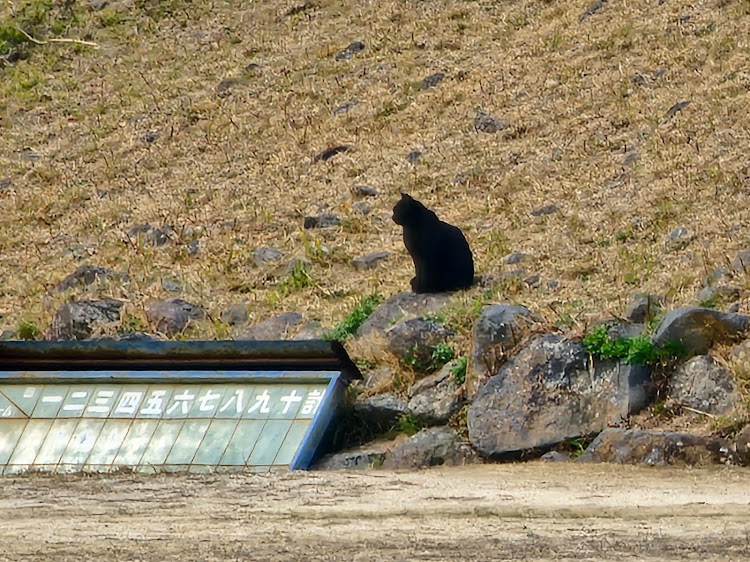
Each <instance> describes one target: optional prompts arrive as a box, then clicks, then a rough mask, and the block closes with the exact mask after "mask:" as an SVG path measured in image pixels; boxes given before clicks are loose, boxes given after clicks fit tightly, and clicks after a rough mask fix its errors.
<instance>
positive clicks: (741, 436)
mask: <svg viewBox="0 0 750 562" xmlns="http://www.w3.org/2000/svg"><path fill="white" fill-rule="evenodd" d="M734 446H735V448H736V449H737V457H738V458H739V461H740V463H741V464H743V465H745V466H748V465H750V425H746V426H745V427H743V428H742V430H741V431H740V432H739V433H737V435H735V437H734Z"/></svg>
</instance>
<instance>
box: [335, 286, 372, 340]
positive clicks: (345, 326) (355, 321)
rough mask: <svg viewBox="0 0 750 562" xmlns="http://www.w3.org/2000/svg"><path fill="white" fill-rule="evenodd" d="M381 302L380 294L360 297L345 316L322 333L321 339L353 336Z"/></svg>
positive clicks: (338, 338) (343, 338)
mask: <svg viewBox="0 0 750 562" xmlns="http://www.w3.org/2000/svg"><path fill="white" fill-rule="evenodd" d="M381 302H383V297H381V296H380V295H370V296H368V297H364V298H363V299H360V301H359V302H358V303H357V306H355V307H354V310H352V311H351V312H350V313H349V314H347V315H346V318H344V319H343V320H342V321H341V322H339V323H338V324H336V325H335V326H334V327H333V328H332V329H331V330H329V331H327V332H325V333H324V334H323V339H326V340H330V341H333V340H336V341H344V340H346V339H348V338H349V337H351V336H353V335H354V334H356V333H357V330H358V329H359V327H360V326H361V325H362V324H363V323H364V321H365V320H367V319H368V318H369V317H370V314H372V312H373V311H374V310H375V309H376V308H377V307H378V305H379V304H380V303H381Z"/></svg>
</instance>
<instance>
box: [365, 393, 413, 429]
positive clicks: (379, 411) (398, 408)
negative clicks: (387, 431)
mask: <svg viewBox="0 0 750 562" xmlns="http://www.w3.org/2000/svg"><path fill="white" fill-rule="evenodd" d="M354 412H355V413H356V414H358V415H359V416H362V417H363V418H365V419H366V420H367V422H368V425H374V426H376V427H393V425H394V424H395V423H396V422H398V420H399V418H400V417H401V416H403V415H406V414H408V413H409V406H408V403H407V402H406V400H404V399H403V398H401V397H400V396H396V395H395V394H392V393H390V392H386V393H385V394H376V395H375V396H370V397H368V398H364V399H362V400H357V401H356V402H355V403H354Z"/></svg>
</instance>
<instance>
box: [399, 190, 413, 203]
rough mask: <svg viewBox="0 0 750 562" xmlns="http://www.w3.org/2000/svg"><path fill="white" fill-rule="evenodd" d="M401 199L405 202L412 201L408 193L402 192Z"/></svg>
mask: <svg viewBox="0 0 750 562" xmlns="http://www.w3.org/2000/svg"><path fill="white" fill-rule="evenodd" d="M401 199H406V200H407V201H413V200H414V199H413V198H412V196H411V195H409V194H408V193H404V192H403V191H402V192H401Z"/></svg>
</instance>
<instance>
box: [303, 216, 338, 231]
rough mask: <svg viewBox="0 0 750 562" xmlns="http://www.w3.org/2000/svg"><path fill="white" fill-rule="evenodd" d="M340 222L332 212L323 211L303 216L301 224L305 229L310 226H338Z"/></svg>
mask: <svg viewBox="0 0 750 562" xmlns="http://www.w3.org/2000/svg"><path fill="white" fill-rule="evenodd" d="M340 223H341V219H340V218H339V217H337V216H336V215H334V214H332V213H324V214H322V215H317V216H308V217H305V222H304V224H303V226H304V228H305V229H308V230H309V229H311V228H330V227H332V226H338V225H339V224H340Z"/></svg>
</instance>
